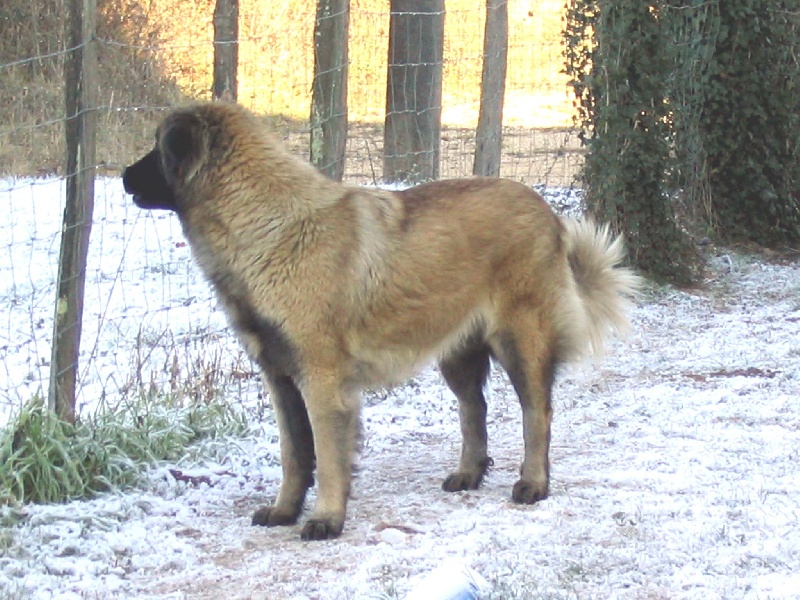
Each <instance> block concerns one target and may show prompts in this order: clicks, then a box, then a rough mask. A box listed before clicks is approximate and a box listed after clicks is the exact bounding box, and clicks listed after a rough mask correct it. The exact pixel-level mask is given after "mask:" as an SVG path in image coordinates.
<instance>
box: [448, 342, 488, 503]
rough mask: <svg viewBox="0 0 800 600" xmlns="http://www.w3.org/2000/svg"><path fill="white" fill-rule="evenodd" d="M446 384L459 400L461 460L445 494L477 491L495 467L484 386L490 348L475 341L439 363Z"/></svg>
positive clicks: (449, 480) (451, 476)
mask: <svg viewBox="0 0 800 600" xmlns="http://www.w3.org/2000/svg"><path fill="white" fill-rule="evenodd" d="M439 367H440V369H441V371H442V375H443V376H444V379H445V381H446V382H447V385H448V386H450V389H451V390H452V391H453V393H454V394H455V395H456V398H458V415H459V420H460V422H461V436H462V441H461V459H460V461H459V463H458V471H456V472H455V473H451V474H450V475H448V476H447V478H446V479H445V480H444V482H443V483H442V489H443V490H445V491H446V492H458V491H461V490H474V489H476V488H477V487H478V486H479V485H480V483H481V481H482V480H483V476H484V475H485V474H486V470H487V469H488V468H489V466H490V465H491V464H492V459H491V458H489V456H488V454H487V439H486V399H485V398H484V395H483V386H484V384H485V383H486V378H487V377H488V375H489V347H488V346H487V345H486V344H485V343H484V342H483V340H475V341H472V342H471V343H469V344H468V345H467V346H466V347H463V348H460V349H459V350H457V351H455V352H454V353H452V354H450V355H449V356H446V357H445V358H444V359H443V360H442V361H441V362H440V363H439Z"/></svg>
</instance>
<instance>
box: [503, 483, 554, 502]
mask: <svg viewBox="0 0 800 600" xmlns="http://www.w3.org/2000/svg"><path fill="white" fill-rule="evenodd" d="M547 488H548V485H547V482H546V481H545V482H543V483H531V482H530V481H524V480H522V479H520V480H519V481H518V482H517V483H515V484H514V489H513V490H512V491H511V499H512V500H513V501H514V502H516V503H517V504H533V503H534V502H538V501H539V500H544V499H545V498H547Z"/></svg>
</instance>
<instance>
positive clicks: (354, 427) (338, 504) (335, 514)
mask: <svg viewBox="0 0 800 600" xmlns="http://www.w3.org/2000/svg"><path fill="white" fill-rule="evenodd" d="M303 395H304V397H305V398H306V405H307V408H308V416H309V419H310V421H311V428H312V430H313V432H314V450H315V452H316V456H317V478H318V480H319V492H318V495H317V503H316V505H315V507H314V512H313V514H312V516H311V518H309V520H308V521H307V522H306V524H305V527H303V531H302V533H301V537H302V538H303V539H304V540H325V539H329V538H335V537H338V536H339V534H341V533H342V528H343V526H344V519H345V511H346V507H347V499H348V496H349V495H350V479H351V475H352V466H353V457H354V454H355V448H356V438H357V434H358V419H359V412H360V411H359V407H360V399H359V395H358V393H357V392H356V391H355V390H349V389H347V386H345V385H344V384H343V382H342V379H341V378H339V377H336V376H324V375H323V376H320V375H318V374H317V375H314V376H313V377H311V378H310V380H309V381H308V383H307V385H306V386H304V392H303Z"/></svg>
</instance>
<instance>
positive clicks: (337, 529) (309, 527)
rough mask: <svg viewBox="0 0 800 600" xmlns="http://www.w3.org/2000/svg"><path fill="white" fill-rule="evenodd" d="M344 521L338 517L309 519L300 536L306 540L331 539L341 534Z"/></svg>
mask: <svg viewBox="0 0 800 600" xmlns="http://www.w3.org/2000/svg"><path fill="white" fill-rule="evenodd" d="M343 528H344V522H343V521H341V520H338V519H314V518H312V519H309V520H308V521H307V522H306V524H305V526H304V527H303V531H302V533H301V534H300V537H301V538H302V539H304V540H306V541H311V540H331V539H333V538H337V537H339V536H340V535H341V533H342V529H343Z"/></svg>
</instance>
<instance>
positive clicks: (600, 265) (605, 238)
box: [561, 217, 643, 360]
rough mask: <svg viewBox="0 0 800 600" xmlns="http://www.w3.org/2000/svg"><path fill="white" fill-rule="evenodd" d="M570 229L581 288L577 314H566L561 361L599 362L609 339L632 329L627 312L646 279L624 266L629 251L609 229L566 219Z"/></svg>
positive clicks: (572, 256)
mask: <svg viewBox="0 0 800 600" xmlns="http://www.w3.org/2000/svg"><path fill="white" fill-rule="evenodd" d="M562 222H563V223H564V227H565V230H566V236H565V240H564V241H565V245H566V251H567V259H568V260H569V265H570V268H571V270H572V276H573V279H574V281H575V285H576V288H577V295H578V299H579V302H578V304H579V305H580V306H579V307H578V306H575V307H574V309H575V310H576V311H577V312H578V313H579V314H577V315H575V314H573V315H564V316H565V320H567V321H568V322H565V323H564V325H565V328H566V331H564V334H565V335H564V336H563V338H562V339H563V346H562V353H561V358H562V359H563V360H579V359H582V358H585V357H587V356H595V357H599V356H601V355H602V353H603V348H604V342H605V340H606V338H607V337H608V335H609V334H611V333H616V334H624V333H625V332H626V331H627V329H628V328H629V323H628V318H627V312H628V310H629V309H630V308H631V304H632V300H633V298H635V297H636V295H637V293H638V290H639V288H640V287H641V285H642V283H643V280H642V279H641V278H640V277H639V276H638V275H636V274H635V273H634V272H633V271H632V270H631V269H629V268H628V267H625V266H621V263H622V261H623V259H624V257H625V248H624V243H623V239H622V237H621V236H619V237H616V238H615V237H614V236H613V235H612V233H611V230H610V229H609V227H608V225H600V226H599V225H597V224H595V222H594V221H592V220H591V219H585V220H582V221H579V220H576V219H572V218H569V217H562Z"/></svg>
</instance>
